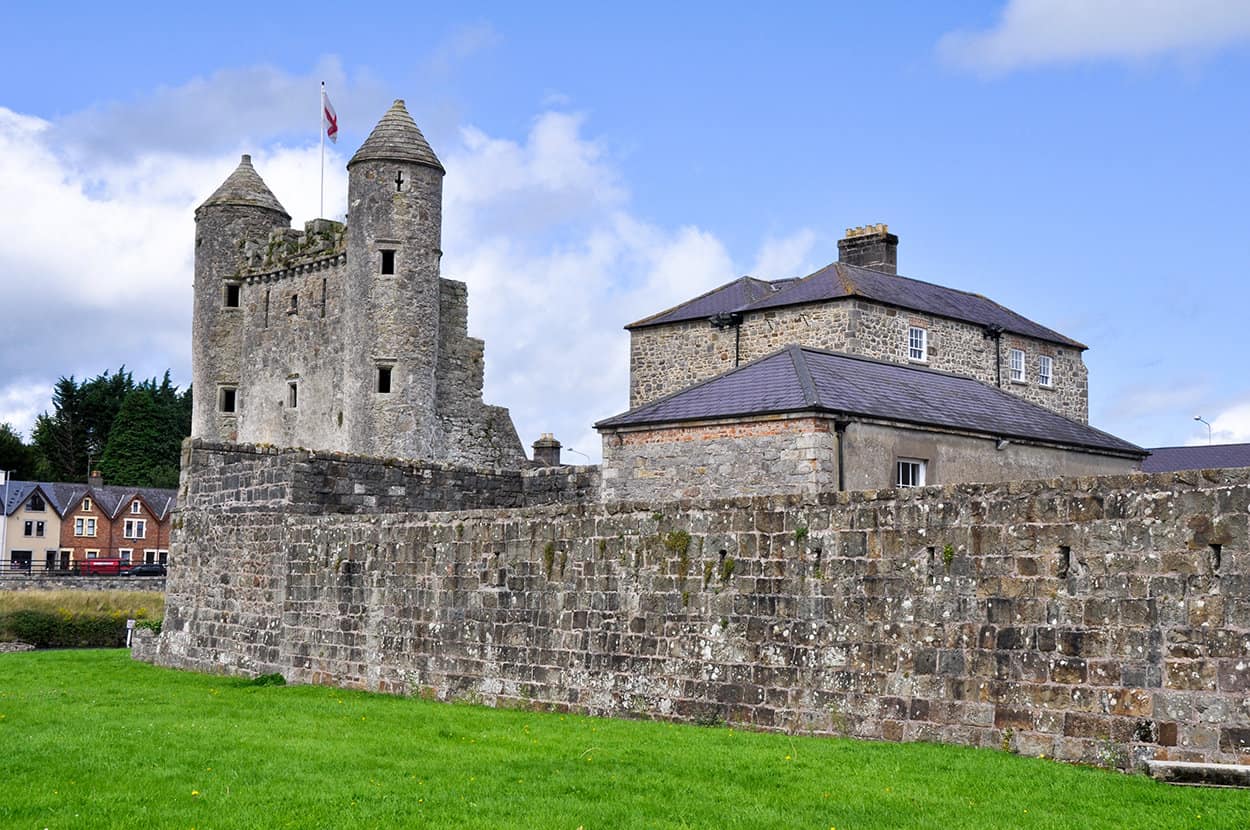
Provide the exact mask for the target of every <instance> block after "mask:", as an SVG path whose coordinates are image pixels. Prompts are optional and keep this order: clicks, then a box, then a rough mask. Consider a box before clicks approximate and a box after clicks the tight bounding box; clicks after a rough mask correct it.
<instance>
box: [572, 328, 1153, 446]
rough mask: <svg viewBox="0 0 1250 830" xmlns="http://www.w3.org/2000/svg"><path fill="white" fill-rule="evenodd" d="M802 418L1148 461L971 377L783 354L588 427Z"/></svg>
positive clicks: (804, 351)
mask: <svg viewBox="0 0 1250 830" xmlns="http://www.w3.org/2000/svg"><path fill="white" fill-rule="evenodd" d="M808 411H814V412H827V413H835V414H843V415H850V416H855V415H858V416H865V417H873V418H882V419H886V420H891V421H904V422H907V423H913V424H918V425H928V426H938V427H947V428H952V429H961V430H969V431H972V432H979V433H982V434H987V435H992V436H995V437H999V438H1019V439H1026V440H1034V441H1046V442H1049V443H1055V444H1064V445H1068V446H1074V447H1085V448H1090V449H1097V450H1104V451H1110V452H1117V453H1125V454H1129V455H1137V456H1141V455H1145V453H1146V451H1145V450H1144V449H1142V448H1141V447H1138V446H1137V445H1135V444H1130V443H1129V442H1127V441H1124V440H1122V439H1120V438H1117V437H1115V436H1114V435H1111V434H1109V433H1106V432H1103V431H1102V430H1099V429H1094V428H1093V427H1091V426H1089V425H1087V424H1082V423H1080V422H1078V421H1074V420H1072V419H1070V418H1065V417H1063V416H1062V415H1058V414H1056V413H1054V412H1051V411H1050V410H1049V409H1046V408H1044V407H1041V406H1038V405H1037V404H1033V403H1029V402H1028V401H1025V400H1021V399H1020V398H1018V397H1016V396H1014V395H1009V394H1007V393H1006V392H1003V391H1002V390H1000V389H996V388H994V387H993V386H990V385H988V384H985V383H982V382H980V381H977V380H972V379H971V378H965V377H961V376H959V375H951V374H947V373H945V372H937V371H934V370H932V369H922V368H918V367H914V366H904V365H901V364H897V363H888V362H885V361H880V360H872V359H870V358H866V357H859V356H857V355H847V354H840V353H838V352H829V351H823V350H820V349H810V348H805V347H801V346H787V347H786V348H784V349H782V350H781V351H778V352H774V353H773V354H771V355H768V356H767V357H762V358H760V359H759V360H756V361H754V362H752V363H748V364H746V365H745V366H742V367H740V368H737V369H733V370H731V371H729V372H726V373H725V374H723V375H720V376H718V377H715V378H712V379H711V380H707V381H704V382H702V383H699V384H696V385H694V386H691V387H689V388H687V389H684V390H682V391H680V392H675V393H673V394H672V395H668V396H666V397H663V398H660V399H659V400H657V401H654V402H652V403H649V404H645V405H643V406H640V407H637V408H636V409H631V410H630V411H629V412H626V413H623V414H621V415H617V416H614V417H612V418H608V419H606V420H603V421H600V422H598V423H597V424H595V427H596V428H597V429H604V428H612V427H623V426H638V425H648V424H654V425H659V424H668V423H675V422H681V421H695V420H709V419H716V418H742V417H753V416H759V415H769V414H780V413H789V412H808Z"/></svg>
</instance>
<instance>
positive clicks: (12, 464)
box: [0, 424, 35, 479]
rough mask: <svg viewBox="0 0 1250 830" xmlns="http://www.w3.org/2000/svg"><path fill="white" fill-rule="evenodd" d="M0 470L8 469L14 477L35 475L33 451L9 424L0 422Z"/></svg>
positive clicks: (22, 477)
mask: <svg viewBox="0 0 1250 830" xmlns="http://www.w3.org/2000/svg"><path fill="white" fill-rule="evenodd" d="M0 470H6V471H8V472H9V473H10V474H11V475H12V476H13V478H15V479H33V478H34V477H35V451H34V449H32V448H31V447H28V446H27V445H26V443H25V442H24V441H22V436H21V435H18V433H17V430H15V429H13V427H12V426H10V425H9V424H0Z"/></svg>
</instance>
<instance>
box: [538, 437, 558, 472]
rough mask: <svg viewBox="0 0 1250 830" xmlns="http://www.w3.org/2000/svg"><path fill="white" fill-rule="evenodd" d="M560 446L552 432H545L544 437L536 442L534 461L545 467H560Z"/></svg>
mask: <svg viewBox="0 0 1250 830" xmlns="http://www.w3.org/2000/svg"><path fill="white" fill-rule="evenodd" d="M560 446H561V445H560V442H559V441H557V440H556V439H555V438H553V437H552V435H551V433H550V432H544V433H543V434H542V437H541V438H539V439H538V440H537V441H535V442H534V463H535V464H541V465H542V466H544V467H559V466H560Z"/></svg>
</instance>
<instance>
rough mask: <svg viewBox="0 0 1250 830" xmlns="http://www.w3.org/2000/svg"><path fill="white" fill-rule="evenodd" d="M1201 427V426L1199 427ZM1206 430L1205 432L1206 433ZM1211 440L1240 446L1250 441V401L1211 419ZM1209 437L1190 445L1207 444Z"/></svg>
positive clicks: (1201, 437)
mask: <svg viewBox="0 0 1250 830" xmlns="http://www.w3.org/2000/svg"><path fill="white" fill-rule="evenodd" d="M1199 426H1201V425H1199ZM1205 431H1206V430H1205V429H1204V430H1203V432H1204V433H1205ZM1211 440H1212V441H1214V442H1215V443H1217V444H1240V443H1244V442H1247V441H1250V401H1242V402H1240V403H1236V404H1233V405H1232V406H1230V407H1229V408H1227V409H1225V410H1224V411H1223V412H1220V413H1219V414H1218V415H1216V416H1215V417H1214V418H1212V419H1211ZM1206 442H1207V436H1206V435H1205V434H1204V435H1201V436H1200V437H1199V438H1193V439H1190V441H1189V442H1188V443H1190V444H1205V443H1206Z"/></svg>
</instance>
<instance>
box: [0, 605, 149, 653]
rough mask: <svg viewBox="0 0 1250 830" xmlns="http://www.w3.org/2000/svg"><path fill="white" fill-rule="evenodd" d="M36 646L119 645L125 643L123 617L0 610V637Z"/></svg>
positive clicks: (98, 646) (86, 646) (99, 646)
mask: <svg viewBox="0 0 1250 830" xmlns="http://www.w3.org/2000/svg"><path fill="white" fill-rule="evenodd" d="M2 640H17V641H19V642H23V643H30V644H31V645H33V646H35V647H36V648H119V647H122V646H125V645H126V618H125V617H124V616H116V615H113V614H73V613H65V612H55V613H54V612H48V611H30V610H24V611H7V612H4V613H0V641H2Z"/></svg>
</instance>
